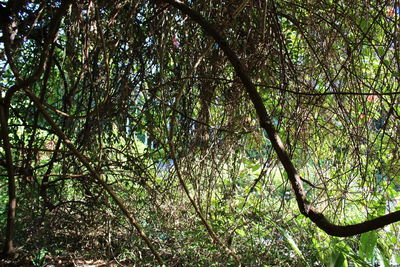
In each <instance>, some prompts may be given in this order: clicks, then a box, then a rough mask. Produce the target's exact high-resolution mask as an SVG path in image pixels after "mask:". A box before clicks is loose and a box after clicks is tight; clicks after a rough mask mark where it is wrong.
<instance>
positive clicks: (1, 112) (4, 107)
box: [0, 99, 17, 256]
mask: <svg viewBox="0 0 400 267" xmlns="http://www.w3.org/2000/svg"><path fill="white" fill-rule="evenodd" d="M9 106H10V104H9V102H8V103H5V101H4V100H3V99H0V124H1V129H0V137H1V140H2V142H3V148H4V151H5V158H6V166H7V176H8V205H7V228H6V236H5V243H4V247H3V255H4V256H9V255H12V254H14V252H15V251H14V244H13V243H14V242H13V241H14V229H15V209H16V206H17V198H16V193H15V191H16V189H15V177H14V166H13V162H12V154H11V146H10V139H9V135H8V134H9V133H8V115H9Z"/></svg>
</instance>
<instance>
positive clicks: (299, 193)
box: [154, 0, 400, 237]
mask: <svg viewBox="0 0 400 267" xmlns="http://www.w3.org/2000/svg"><path fill="white" fill-rule="evenodd" d="M154 1H156V2H157V1H159V0H154ZM161 1H162V2H164V3H167V4H170V5H171V6H173V7H175V8H177V9H178V10H180V11H181V12H182V13H184V14H186V15H187V16H189V17H190V18H191V19H192V20H193V21H195V22H196V23H198V24H199V25H200V26H201V27H202V28H203V30H204V32H205V33H206V34H208V35H209V36H211V37H212V38H213V39H214V40H215V42H216V43H218V45H219V47H220V48H221V49H222V51H223V52H224V54H225V56H226V57H227V58H228V60H229V61H230V63H231V64H232V66H233V67H234V69H235V71H236V74H237V75H238V76H239V78H240V80H241V81H242V83H243V86H244V87H245V90H246V92H247V94H248V96H249V98H250V100H251V101H252V103H253V105H254V108H255V110H256V112H257V116H258V118H259V122H260V126H261V127H262V128H263V129H264V130H265V132H266V133H267V135H268V138H269V140H270V141H271V144H272V147H273V148H274V150H275V152H276V154H277V156H278V159H279V161H280V162H281V163H282V165H283V167H284V169H285V171H286V173H287V175H288V179H289V181H290V183H291V185H292V189H293V192H294V194H295V197H296V201H297V205H298V207H299V210H300V212H301V213H302V214H303V215H304V216H306V217H307V218H309V219H310V220H311V221H312V222H314V223H315V224H316V225H317V227H319V228H320V229H322V230H324V231H325V232H326V233H327V234H329V235H333V236H340V237H346V236H353V235H357V234H362V233H365V232H368V231H372V230H376V229H378V228H382V227H384V226H385V225H388V224H391V223H394V222H398V221H400V211H396V212H391V213H388V214H386V215H383V216H379V217H377V218H375V219H371V220H366V221H364V222H361V223H357V224H351V225H337V224H333V223H331V222H330V221H329V220H328V219H327V218H326V217H325V216H324V215H323V214H322V213H321V212H319V211H318V210H317V209H316V208H315V207H314V206H312V205H311V204H310V202H309V201H308V200H307V197H306V192H305V191H304V188H303V182H302V180H301V178H300V175H299V174H298V172H297V169H296V168H295V166H294V165H293V162H292V160H291V158H290V156H289V155H288V153H287V151H286V148H285V146H284V144H283V142H282V140H281V139H280V137H279V135H278V133H277V131H276V129H275V126H274V125H273V123H272V122H271V119H270V116H269V114H268V112H267V110H266V108H265V106H264V102H263V99H262V97H261V96H260V94H259V93H258V91H257V88H256V87H255V85H254V83H253V81H252V79H251V78H250V75H249V73H248V71H247V69H246V67H245V66H244V65H243V64H242V62H241V60H240V59H239V57H238V56H237V54H236V53H235V52H234V51H233V50H232V48H231V47H230V46H229V44H228V42H227V41H226V38H225V37H224V36H223V34H222V33H221V32H220V31H219V30H217V27H215V26H214V25H213V24H211V23H209V22H208V21H207V20H206V19H205V18H204V17H203V16H202V15H201V14H200V13H199V12H197V11H195V10H193V9H191V8H190V7H189V6H187V5H186V4H184V3H182V2H180V1H177V0H161Z"/></svg>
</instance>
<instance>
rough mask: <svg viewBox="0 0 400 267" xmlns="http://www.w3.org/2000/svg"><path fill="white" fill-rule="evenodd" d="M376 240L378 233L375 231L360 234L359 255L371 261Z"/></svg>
mask: <svg viewBox="0 0 400 267" xmlns="http://www.w3.org/2000/svg"><path fill="white" fill-rule="evenodd" d="M377 240H378V234H377V233H376V231H370V232H367V233H364V234H362V235H361V238H360V250H359V255H360V257H362V258H364V259H366V260H367V261H369V262H371V261H372V259H373V258H374V248H375V246H376V243H377Z"/></svg>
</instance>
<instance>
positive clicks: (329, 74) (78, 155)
mask: <svg viewBox="0 0 400 267" xmlns="http://www.w3.org/2000/svg"><path fill="white" fill-rule="evenodd" d="M1 12H2V14H4V16H2V17H3V19H2V21H1V23H2V27H1V29H2V34H3V37H2V43H3V47H4V49H3V50H4V51H3V52H2V54H1V56H2V65H3V66H2V77H3V79H2V84H1V86H2V88H1V90H2V95H1V105H0V108H1V109H0V111H1V112H0V119H1V126H2V127H1V139H2V148H3V149H2V150H1V153H2V154H3V155H4V160H3V161H1V162H0V163H1V165H2V172H4V173H6V176H7V184H8V216H7V229H6V231H5V233H6V242H5V247H4V250H3V252H4V253H5V254H12V253H13V249H14V248H13V232H14V231H15V230H14V228H15V226H14V225H15V208H16V199H17V196H19V201H23V203H26V205H22V206H21V205H19V209H18V210H20V212H21V214H24V215H25V214H29V212H28V210H29V209H30V210H32V211H33V212H32V215H30V216H32V218H35V217H37V214H41V217H46V216H47V214H48V213H50V214H56V212H62V213H63V214H67V213H68V212H67V210H73V211H74V213H76V214H80V213H81V214H86V215H87V214H88V213H90V212H92V210H93V209H94V208H97V209H98V210H101V209H102V208H101V207H103V206H104V207H107V209H110V210H114V208H118V209H119V210H120V212H121V213H122V214H123V215H125V217H126V218H127V219H128V222H129V223H130V225H131V226H132V227H133V228H135V229H136V231H137V233H138V236H139V237H140V238H141V240H142V241H140V242H144V244H146V245H147V246H148V247H149V249H150V252H151V253H152V254H153V255H154V256H155V258H156V259H157V260H158V262H160V263H161V262H162V256H161V255H160V253H159V251H158V250H157V246H160V243H159V242H161V241H159V242H157V241H156V240H157V238H156V237H155V236H158V235H157V234H156V233H155V232H157V230H156V229H162V230H160V231H159V232H164V231H166V228H168V227H167V223H166V222H165V221H163V219H161V218H163V216H164V214H168V208H166V207H164V204H163V201H167V200H168V201H170V202H171V205H172V206H175V207H176V206H177V205H179V204H178V203H179V201H183V200H181V199H182V197H181V196H182V195H183V196H184V199H186V201H187V202H182V203H184V207H185V208H184V209H183V210H184V211H182V212H189V213H191V212H192V209H193V214H195V217H196V218H198V219H199V221H200V222H201V224H202V227H203V228H202V229H204V230H205V231H206V233H207V234H208V235H209V236H210V237H211V239H212V240H213V243H214V244H216V246H217V247H219V248H221V250H222V251H225V252H226V253H227V255H230V256H231V257H232V258H233V259H234V260H235V261H236V262H238V263H239V262H240V261H241V259H240V256H239V255H237V252H236V251H235V249H234V248H232V247H231V246H232V238H233V237H234V236H236V235H237V234H236V230H237V229H243V228H244V227H245V225H246V224H245V223H241V224H238V225H236V224H234V223H233V222H234V221H235V220H233V221H229V223H228V224H226V225H224V223H223V222H222V221H221V220H224V219H223V217H224V216H222V217H221V215H220V214H224V213H229V214H230V215H229V216H232V218H237V219H239V218H240V220H244V219H245V218H249V217H250V218H253V219H251V220H252V221H257V220H261V219H260V218H262V217H263V216H266V212H267V210H268V211H269V212H271V214H277V213H279V212H280V211H279V210H280V207H283V206H284V205H285V204H282V203H289V204H288V205H289V206H290V203H291V199H292V198H293V199H295V201H296V203H297V206H298V209H299V211H300V213H301V214H302V215H304V216H305V217H307V218H309V219H310V220H311V221H312V222H313V223H314V224H315V225H316V226H317V227H319V228H321V229H322V230H324V231H325V232H327V233H328V234H330V235H334V236H352V235H357V234H361V233H365V232H368V231H371V230H376V229H379V228H382V227H384V226H386V225H389V224H392V223H394V222H397V221H399V220H400V211H392V210H393V203H395V202H394V201H396V199H397V198H398V196H399V193H398V188H399V179H398V171H399V169H398V168H397V167H396V166H397V165H398V164H397V163H398V160H399V159H398V157H397V147H398V142H399V140H398V138H399V137H398V134H397V133H398V118H399V117H398V116H399V115H398V111H397V101H398V100H397V95H398V93H399V92H398V91H397V86H398V78H399V75H398V74H399V73H400V70H399V69H398V68H399V66H400V64H398V63H399V58H398V51H397V50H398V49H397V48H398V44H397V27H398V26H397V25H398V23H397V20H398V18H397V16H398V14H397V13H396V6H395V5H394V4H393V3H390V2H381V1H372V2H369V3H364V2H360V3H342V2H340V1H339V2H331V1H323V2H320V1H318V2H317V1H307V2H305V3H303V2H302V1H290V2H284V1H248V0H243V1H237V2H234V3H225V2H224V1H210V2H209V3H208V2H207V3H205V2H203V1H198V2H196V3H192V1H187V4H184V3H182V2H179V1H175V0H161V1H149V2H148V1H116V2H115V3H109V2H107V1H93V0H88V1H76V2H74V1H44V2H35V1H15V2H8V3H7V4H1ZM273 151H274V153H275V154H274V153H272V152H273ZM274 155H277V157H276V156H274ZM243 168H244V169H243ZM283 171H284V172H283ZM280 179H282V182H278V181H280ZM287 181H289V182H290V184H291V188H292V191H293V194H292V195H290V196H287V186H286V182H287ZM266 185H268V186H266ZM176 186H179V188H180V189H179V190H178V189H176V188H177V187H176ZM271 188H275V189H271ZM106 193H107V194H108V196H107V195H106ZM32 195H33V196H35V201H29V196H32ZM286 196H287V197H286ZM257 197H260V198H262V199H264V201H263V204H255V203H258V202H257V201H256V199H257ZM109 199H110V200H112V201H113V204H110V203H109V201H108V200H109ZM267 199H268V201H271V204H270V206H269V207H268V208H267V206H268V205H269V204H268V203H267V202H268V201H267ZM278 200H279V201H278ZM281 200H282V201H281ZM235 202H238V203H239V204H233V203H235ZM133 203H136V204H135V205H134V204H133ZM278 203H281V204H278ZM187 205H189V206H187ZM114 206H115V207H114ZM239 207H240V208H239ZM261 207H262V208H261ZM287 209H289V208H287ZM244 210H247V212H246V213H245V212H244ZM322 210H323V211H324V212H323V213H322V212H321V211H322ZM348 214H349V215H348ZM102 216H104V217H102V218H103V219H102V220H107V218H110V216H107V215H106V214H105V213H104V214H103V215H102ZM273 216H275V215H271V218H272V217H273ZM295 216H297V215H295ZM78 217H79V216H78V215H77V216H76V217H74V220H78V219H77V218H78ZM117 218H119V217H118V216H116V218H115V220H116V221H117V220H118V219H117ZM178 218H179V220H186V219H183V218H185V216H183V215H182V217H178ZM221 218H222V219H221ZM71 219H72V218H71ZM102 220H100V221H102ZM148 221H150V222H151V223H148ZM115 223H116V222H115ZM94 224H95V222H90V223H89V222H88V225H92V226H93V225H94ZM168 225H169V224H168ZM229 225H231V226H229ZM21 226H22V224H21ZM230 227H231V228H233V229H234V230H233V231H232V229H231V230H229V231H228V229H230ZM17 231H20V228H18V226H17ZM145 232H147V233H145ZM224 232H226V234H223V233H224ZM149 233H150V234H149ZM161 239H162V238H161ZM229 240H230V241H229ZM107 242H109V244H108V246H110V247H111V241H107ZM165 242H167V241H165ZM154 244H156V245H154Z"/></svg>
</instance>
